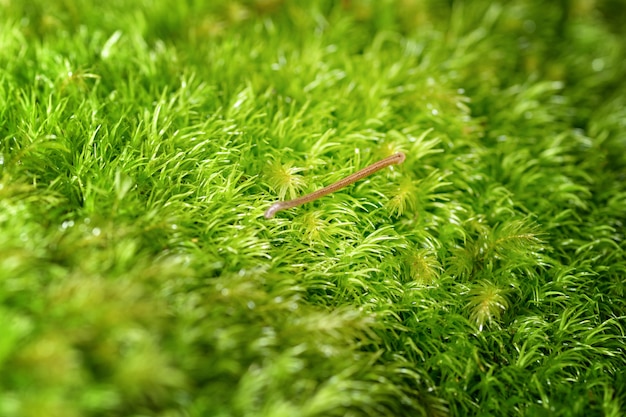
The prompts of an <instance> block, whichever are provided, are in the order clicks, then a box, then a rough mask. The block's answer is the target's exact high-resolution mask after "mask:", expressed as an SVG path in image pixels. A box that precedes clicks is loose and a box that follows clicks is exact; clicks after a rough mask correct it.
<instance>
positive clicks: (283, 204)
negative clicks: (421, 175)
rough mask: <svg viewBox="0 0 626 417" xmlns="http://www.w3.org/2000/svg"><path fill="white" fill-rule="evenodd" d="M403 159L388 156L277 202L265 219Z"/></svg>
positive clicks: (396, 154) (399, 155)
mask: <svg viewBox="0 0 626 417" xmlns="http://www.w3.org/2000/svg"><path fill="white" fill-rule="evenodd" d="M404 159H405V155H404V153H402V152H398V153H395V154H393V155H391V156H388V157H387V158H385V159H382V160H380V161H378V162H375V163H373V164H371V165H368V166H367V167H365V168H363V169H361V170H359V171H357V172H355V173H354V174H352V175H349V176H347V177H346V178H343V179H341V180H339V181H337V182H335V183H333V184H331V185H328V186H326V187H324V188H321V189H319V190H317V191H314V192H312V193H310V194H307V195H305V196H302V197H299V198H296V199H293V200H288V201H279V202H277V203H274V204H272V205H271V206H270V208H268V209H267V211H266V212H265V218H266V219H271V218H272V217H274V215H276V213H278V212H279V211H281V210H286V209H290V208H292V207H296V206H299V205H301V204H305V203H309V202H311V201H313V200H317V199H318V198H320V197H324V196H325V195H328V194H330V193H334V192H335V191H337V190H339V189H341V188H343V187H346V186H348V185H350V184H353V183H355V182H357V181H359V180H360V179H362V178H365V177H367V176H368V175H372V174H373V173H375V172H376V171H380V170H381V169H383V168H386V167H388V166H389V165H394V164H396V165H398V164H401V163H402V162H404Z"/></svg>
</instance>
